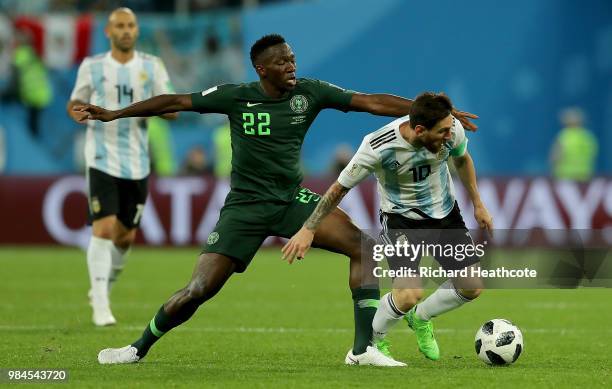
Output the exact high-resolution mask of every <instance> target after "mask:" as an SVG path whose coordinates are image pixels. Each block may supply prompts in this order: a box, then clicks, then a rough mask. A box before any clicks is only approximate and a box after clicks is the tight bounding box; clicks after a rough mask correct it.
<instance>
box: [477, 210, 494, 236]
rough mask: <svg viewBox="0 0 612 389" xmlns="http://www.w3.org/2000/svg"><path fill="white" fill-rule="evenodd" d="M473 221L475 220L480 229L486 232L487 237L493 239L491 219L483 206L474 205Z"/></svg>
mask: <svg viewBox="0 0 612 389" xmlns="http://www.w3.org/2000/svg"><path fill="white" fill-rule="evenodd" d="M474 219H476V222H477V223H478V226H479V227H480V228H482V229H483V230H487V232H488V233H489V235H490V236H491V237H493V218H492V217H491V214H489V211H488V210H487V208H486V207H485V206H484V204H482V203H480V204H476V205H474Z"/></svg>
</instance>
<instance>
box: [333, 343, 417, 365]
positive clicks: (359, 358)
mask: <svg viewBox="0 0 612 389" xmlns="http://www.w3.org/2000/svg"><path fill="white" fill-rule="evenodd" d="M344 363H346V364H347V365H371V366H406V364H405V363H404V362H400V361H396V360H395V359H393V358H391V357H388V356H386V355H385V354H383V353H382V352H381V351H380V350H378V349H377V348H376V347H373V346H368V348H367V349H366V352H365V353H363V354H359V355H354V354H353V349H350V350H349V352H348V354H346V358H344Z"/></svg>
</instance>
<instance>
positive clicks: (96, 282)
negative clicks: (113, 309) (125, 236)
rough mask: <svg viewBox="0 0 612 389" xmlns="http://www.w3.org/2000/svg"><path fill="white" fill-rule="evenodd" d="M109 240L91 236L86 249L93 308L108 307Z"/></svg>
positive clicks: (111, 245)
mask: <svg viewBox="0 0 612 389" xmlns="http://www.w3.org/2000/svg"><path fill="white" fill-rule="evenodd" d="M114 246H115V245H114V244H113V241H111V240H109V239H101V238H97V237H95V236H92V237H91V239H90V241H89V247H88V248H87V267H88V268H89V281H90V282H91V297H92V303H93V305H94V306H101V307H104V306H108V305H109V301H108V279H109V276H110V272H111V264H112V254H111V252H112V249H113V247H114Z"/></svg>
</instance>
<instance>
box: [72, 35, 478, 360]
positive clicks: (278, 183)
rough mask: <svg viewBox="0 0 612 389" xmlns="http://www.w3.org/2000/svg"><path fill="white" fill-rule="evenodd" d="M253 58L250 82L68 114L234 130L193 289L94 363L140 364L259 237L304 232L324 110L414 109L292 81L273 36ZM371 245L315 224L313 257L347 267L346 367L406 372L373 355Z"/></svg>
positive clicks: (334, 224) (292, 68)
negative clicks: (307, 146)
mask: <svg viewBox="0 0 612 389" xmlns="http://www.w3.org/2000/svg"><path fill="white" fill-rule="evenodd" d="M250 54H251V62H252V63H253V66H254V68H255V70H256V72H257V75H258V76H259V81H256V82H252V83H244V84H235V85H232V84H226V85H219V86H215V87H213V88H210V89H207V90H205V91H203V92H201V93H200V92H198V93H193V94H172V95H162V96H157V97H154V98H151V99H148V100H144V101H141V102H139V103H136V104H133V105H131V106H129V107H126V108H123V109H120V110H116V111H108V110H105V109H103V108H100V107H97V106H94V105H83V106H79V107H75V109H76V110H79V111H82V112H86V113H87V117H88V119H90V120H101V121H110V120H115V119H119V118H124V117H146V116H157V115H161V114H164V113H168V112H179V111H197V112H200V113H212V112H215V113H224V114H226V115H227V116H228V118H229V121H230V127H231V139H232V150H233V153H232V173H231V191H230V193H229V194H228V196H227V198H226V201H225V204H224V206H223V209H222V210H221V214H220V216H219V221H218V222H217V225H216V226H215V229H214V231H213V232H211V234H210V235H209V236H208V240H207V242H206V245H205V247H204V250H203V252H202V254H201V255H200V257H199V259H198V262H197V264H196V266H195V270H194V273H193V276H192V279H191V281H190V282H189V283H188V284H187V285H186V286H185V287H184V288H183V289H181V290H179V291H178V292H176V293H175V294H174V295H173V296H172V297H170V299H169V300H168V301H167V302H166V303H165V304H164V305H162V307H161V308H160V309H159V311H158V312H157V314H156V315H155V317H154V318H153V319H152V320H151V322H150V323H149V325H148V326H147V327H146V328H145V331H144V332H143V335H142V336H141V338H140V339H138V340H136V341H135V342H134V343H133V344H131V345H128V346H125V347H122V348H118V349H105V350H102V351H101V352H100V353H99V354H98V361H99V362H100V363H131V362H136V361H138V360H140V359H141V358H143V357H144V356H145V355H146V354H147V352H148V351H149V348H150V347H151V346H152V345H153V344H154V343H155V342H156V341H157V340H158V339H159V338H160V337H161V336H162V335H163V334H165V333H166V332H168V331H169V330H171V329H172V328H174V327H176V326H178V325H180V324H181V323H183V322H185V321H186V320H188V319H189V318H190V317H191V316H192V315H193V314H194V312H195V311H196V310H197V309H198V307H199V306H200V305H201V304H202V303H204V302H205V301H206V300H208V299H210V298H211V297H213V296H214V295H215V294H216V293H217V292H218V291H219V290H220V289H221V288H222V287H223V285H224V284H225V282H226V281H227V280H228V279H229V277H230V276H231V275H232V274H233V273H240V272H243V271H245V270H246V268H247V266H248V265H249V263H250V261H251V259H252V258H253V256H254V255H255V253H256V251H257V249H258V248H259V247H260V246H261V244H262V242H263V241H264V239H265V238H266V237H268V236H282V237H287V238H289V237H291V236H292V235H293V234H294V233H295V232H297V231H298V230H299V229H300V228H301V226H302V224H303V223H304V221H305V220H306V219H307V218H308V216H309V215H310V214H311V213H312V211H313V210H314V208H315V207H316V204H317V201H318V200H319V198H320V197H319V195H317V194H315V193H312V192H310V191H309V190H308V189H306V188H302V187H300V183H301V181H302V173H301V171H300V168H299V160H300V150H301V146H302V142H303V140H304V137H305V135H306V132H307V130H308V128H309V127H310V125H311V124H312V122H313V120H314V119H315V118H316V116H317V114H318V113H319V112H320V111H321V110H322V109H325V108H333V109H338V110H342V111H345V112H346V111H361V112H369V113H372V114H375V115H384V116H396V117H399V116H403V115H406V114H407V113H408V110H409V108H410V105H411V100H408V99H404V98H402V97H398V96H393V95H389V94H364V93H356V92H352V91H348V90H345V89H342V88H339V87H337V86H335V85H332V84H329V83H327V82H324V81H319V80H312V79H304V78H296V74H295V72H296V62H295V55H294V53H293V51H292V50H291V47H290V46H289V45H288V44H287V43H286V42H285V40H284V39H283V37H281V36H280V35H276V34H273V35H266V36H264V37H262V38H261V39H259V40H258V41H257V42H255V44H254V45H253V46H252V47H251V53H250ZM453 115H455V117H457V118H458V119H459V120H461V121H462V122H463V123H464V126H465V127H467V128H468V129H473V130H474V129H476V126H475V125H474V124H473V123H471V122H470V120H469V119H472V118H476V116H475V115H472V114H469V113H466V112H460V111H454V112H453ZM362 241H363V242H365V244H363V245H362ZM371 244H373V243H372V240H371V238H369V237H368V236H366V235H365V234H363V233H362V232H361V231H360V230H359V229H358V228H357V226H356V225H355V224H354V223H353V222H352V221H351V219H350V218H349V217H348V216H347V215H346V213H344V212H343V211H342V210H340V209H339V208H336V209H335V210H334V211H333V212H332V213H331V214H330V215H329V216H328V217H327V218H326V219H325V220H324V221H323V222H322V223H321V225H320V226H319V228H318V230H317V233H316V235H315V237H314V240H313V246H314V247H320V248H324V249H327V250H329V251H333V252H337V253H341V254H344V255H346V256H348V257H349V258H350V276H349V286H350V288H351V292H352V297H353V301H354V313H355V340H354V344H353V348H352V349H351V350H349V353H351V355H353V356H354V357H356V358H352V359H350V360H349V359H347V360H346V362H347V363H350V364H374V365H379V366H403V365H404V364H403V363H401V362H397V361H395V360H394V359H393V358H391V357H390V355H388V352H387V350H386V349H382V350H379V349H378V348H377V347H373V346H372V345H371V341H372V339H371V334H372V318H373V316H374V314H375V312H376V306H377V303H378V300H379V298H380V294H379V289H378V284H377V282H376V280H375V279H374V278H372V277H371V276H370V277H368V276H365V274H370V275H371V274H372V273H371V272H368V271H367V270H368V269H363V268H362V267H364V266H368V265H367V263H366V262H364V263H363V264H362V258H371V255H370V254H368V253H365V254H364V255H362V251H363V250H367V247H369V245H371ZM364 247H365V249H364ZM355 359H357V362H355Z"/></svg>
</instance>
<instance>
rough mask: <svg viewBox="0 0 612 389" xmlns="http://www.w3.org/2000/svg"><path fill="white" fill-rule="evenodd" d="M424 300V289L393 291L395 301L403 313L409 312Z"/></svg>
mask: <svg viewBox="0 0 612 389" xmlns="http://www.w3.org/2000/svg"><path fill="white" fill-rule="evenodd" d="M422 298H423V289H393V301H394V302H395V304H396V305H397V308H398V309H400V310H401V311H403V312H407V311H409V310H410V309H411V308H412V307H414V306H415V305H417V303H418V302H419V301H420V300H421V299H422Z"/></svg>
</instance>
